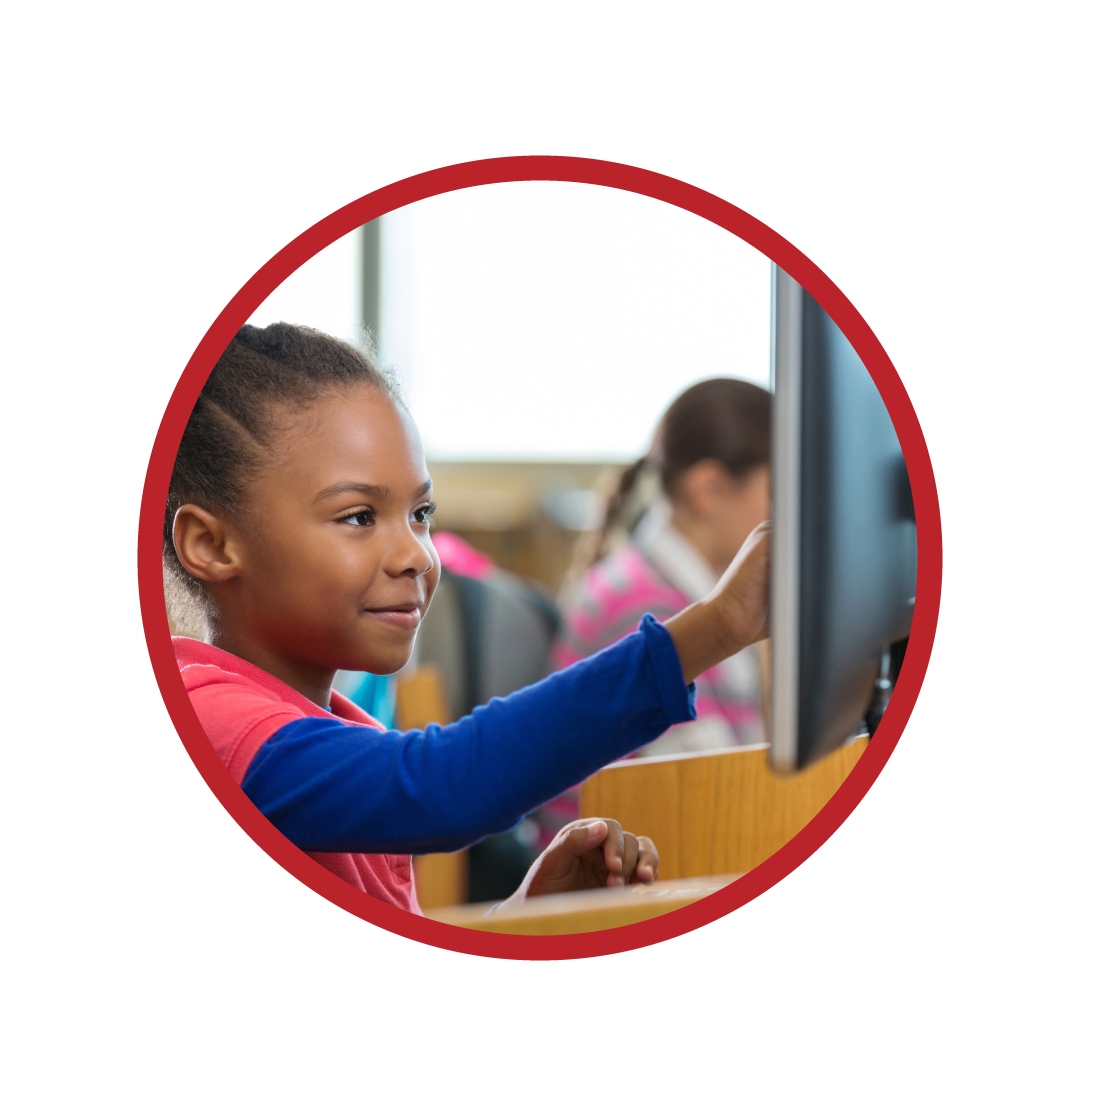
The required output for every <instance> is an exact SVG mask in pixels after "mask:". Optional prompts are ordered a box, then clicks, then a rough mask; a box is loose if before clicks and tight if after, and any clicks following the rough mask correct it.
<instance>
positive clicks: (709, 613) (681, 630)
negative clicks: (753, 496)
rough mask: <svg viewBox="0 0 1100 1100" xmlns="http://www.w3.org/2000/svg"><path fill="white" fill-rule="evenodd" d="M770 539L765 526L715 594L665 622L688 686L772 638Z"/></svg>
mask: <svg viewBox="0 0 1100 1100" xmlns="http://www.w3.org/2000/svg"><path fill="white" fill-rule="evenodd" d="M771 536H772V525H771V522H770V521H769V522H767V523H762V524H760V526H759V527H757V528H756V529H755V530H754V531H753V532H752V534H751V535H749V537H748V538H747V539H745V543H744V545H743V546H742V547H741V549H740V551H738V554H737V557H736V558H734V559H733V561H732V562H731V563H730V567H729V568H728V569H727V570H726V571H725V573H723V574H722V579H721V580H720V581H719V582H718V584H717V585H716V586H715V588H714V591H713V592H711V594H710V595H709V596H707V598H706V599H704V600H700V601H699V602H698V603H693V604H692V605H691V606H690V607H688V608H685V609H684V610H683V611H681V612H680V613H679V614H678V615H673V616H672V618H671V619H668V620H667V621H666V622H665V628H666V629H667V630H668V632H669V634H671V635H672V640H673V642H674V643H675V645H676V652H677V653H678V654H679V655H680V667H681V668H682V669H683V672H684V680H685V681H686V682H687V683H691V681H692V680H694V679H695V678H696V677H697V676H698V675H700V673H703V672H706V670H707V669H708V668H713V667H714V666H715V665H716V664H719V663H720V662H722V661H724V660H725V659H726V658H727V657H732V656H733V655H734V654H735V653H739V652H740V651H741V650H742V649H745V648H746V647H747V646H750V645H752V644H753V642H758V641H760V640H761V639H763V638H766V637H767V636H768V579H769V569H770V565H771Z"/></svg>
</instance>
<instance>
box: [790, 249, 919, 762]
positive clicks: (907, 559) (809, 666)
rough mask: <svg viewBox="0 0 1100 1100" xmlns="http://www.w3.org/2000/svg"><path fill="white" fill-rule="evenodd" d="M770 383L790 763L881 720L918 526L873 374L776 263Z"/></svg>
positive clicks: (895, 666)
mask: <svg viewBox="0 0 1100 1100" xmlns="http://www.w3.org/2000/svg"><path fill="white" fill-rule="evenodd" d="M772 384H773V387H774V391H775V394H774V401H773V405H772V409H773V413H772V415H773V423H772V448H773V453H772V479H773V481H772V484H773V489H772V492H773V518H774V534H773V543H772V574H771V632H772V693H771V696H772V697H771V730H770V734H771V762H772V766H773V767H774V768H775V769H776V770H777V771H781V772H792V771H797V770H798V769H799V768H803V767H806V766H807V765H808V764H812V763H813V762H814V761H815V760H819V759H820V758H821V757H823V756H825V755H826V754H827V753H829V752H831V751H832V750H833V749H835V748H837V747H839V746H840V745H842V744H844V742H845V741H846V740H847V739H848V738H850V737H852V736H853V735H855V734H857V733H860V732H868V731H869V732H872V733H873V731H874V727H875V726H876V725H877V723H878V720H879V719H880V718H881V716H882V713H883V711H884V710H885V707H886V704H887V702H888V700H889V693H890V690H891V687H892V684H893V682H894V681H895V680H896V678H897V673H898V670H899V669H900V665H901V659H902V657H903V656H904V645H905V639H906V638H907V637H908V634H909V629H910V624H911V623H912V618H913V605H914V600H915V594H916V580H917V531H916V524H915V520H914V513H913V498H912V493H911V490H910V485H909V477H908V474H907V473H906V469H905V461H904V458H903V457H902V451H901V445H900V444H899V443H898V437H897V434H896V433H895V431H894V426H893V424H892V423H891V420H890V414H889V413H888V412H887V411H886V406H885V405H884V404H883V401H882V398H881V397H880V396H879V392H878V389H877V388H876V386H875V383H874V381H873V380H872V378H871V376H870V375H869V374H868V373H867V369H866V368H865V367H864V365H863V363H862V362H861V361H860V359H859V356H858V355H856V353H855V351H854V349H853V348H852V346H851V344H849V343H848V341H847V339H845V337H844V335H843V333H841V331H840V329H839V328H837V326H836V324H835V323H834V322H833V320H832V319H831V318H830V317H829V315H828V314H827V313H826V312H825V311H824V310H823V309H822V308H821V306H820V305H818V303H817V302H816V301H814V299H813V298H812V297H810V295H809V294H807V293H806V291H805V290H803V289H802V287H801V286H799V284H798V283H796V282H795V281H794V280H793V279H792V278H791V277H790V276H789V275H787V274H786V272H784V271H782V270H780V269H779V268H778V267H776V266H774V265H773V267H772Z"/></svg>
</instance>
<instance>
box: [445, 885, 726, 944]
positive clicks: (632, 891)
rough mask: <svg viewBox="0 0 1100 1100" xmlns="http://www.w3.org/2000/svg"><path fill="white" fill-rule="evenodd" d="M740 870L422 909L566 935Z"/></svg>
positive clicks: (664, 909)
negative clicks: (495, 903) (495, 908)
mask: <svg viewBox="0 0 1100 1100" xmlns="http://www.w3.org/2000/svg"><path fill="white" fill-rule="evenodd" d="M740 877H741V876H740V875H736V874H734V875H706V876H704V877H701V878H690V879H671V880H669V881H667V882H661V881H658V882H656V883H654V884H652V885H637V886H628V887H627V888H626V889H624V890H577V891H573V892H571V893H567V894H550V895H547V896H545V897H540V898H532V899H531V900H530V901H528V902H525V903H524V905H523V906H522V907H521V908H516V909H506V910H504V911H503V912H493V913H489V912H487V910H488V909H489V907H490V906H489V904H488V903H483V904H479V905H452V906H447V907H445V908H441V909H427V910H425V911H424V916H425V917H427V918H428V919H429V920H435V921H440V922H441V923H443V924H451V925H456V926H457V927H459V928H473V929H478V930H480V931H484V932H502V933H507V934H512V935H529V936H530V935H535V936H538V935H567V934H569V933H573V932H589V931H598V930H602V929H605V928H619V927H621V926H622V925H624V924H636V923H638V922H639V921H643V920H649V919H650V918H651V917H657V916H660V915H661V914H662V913H671V912H673V911H674V910H676V909H682V908H683V907H684V906H685V905H690V904H691V903H692V902H694V901H699V899H700V898H704V897H706V896H708V895H709V894H713V893H714V892H715V891H716V890H720V889H722V887H723V886H728V885H729V884H730V883H731V882H733V881H735V880H736V879H738V878H740Z"/></svg>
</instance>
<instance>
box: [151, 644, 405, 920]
mask: <svg viewBox="0 0 1100 1100" xmlns="http://www.w3.org/2000/svg"><path fill="white" fill-rule="evenodd" d="M172 645H173V648H174V649H175V652H176V663H177V664H178V665H179V670H180V675H181V676H182V677H183V683H184V686H185V687H186V688H187V696H188V698H189V699H190V701H191V705H192V706H193V707H194V708H195V713H196V714H197V715H198V718H199V722H200V723H201V724H202V728H203V729H204V730H205V731H206V736H207V737H209V738H210V742H211V744H212V745H213V746H214V749H215V751H216V752H217V754H218V756H219V757H220V758H221V761H222V763H223V764H225V766H226V768H228V769H229V774H230V775H231V776H232V777H233V779H234V780H235V781H236V782H237V783H241V782H242V781H243V780H244V777H245V775H246V773H247V772H248V766H249V765H250V764H251V763H252V758H253V757H254V756H255V755H256V753H257V752H258V751H259V749H260V746H261V745H263V743H264V742H265V741H267V739H268V738H269V737H272V736H274V735H275V734H276V733H277V732H278V731H279V730H280V729H282V727H283V726H285V725H286V724H287V723H288V722H294V721H296V720H297V719H299V718H336V719H338V720H339V721H341V722H344V723H346V724H348V725H361V726H370V727H372V728H373V729H382V728H383V727H382V726H381V724H380V723H378V722H377V721H375V719H373V718H372V717H371V716H370V715H369V714H367V713H366V712H365V711H362V710H360V709H359V708H358V707H357V706H356V705H355V704H354V703H352V702H350V701H349V700H347V699H345V698H344V697H343V696H342V695H338V694H337V693H336V692H333V693H332V709H331V711H327V710H324V709H323V708H321V707H319V706H317V704H316V703H311V702H310V701H309V700H308V699H307V698H306V697H305V696H304V695H301V694H299V693H298V692H297V691H295V690H294V689H293V688H291V687H288V686H287V685H286V684H284V683H283V682H282V681H281V680H278V679H276V678H275V677H274V676H272V675H271V674H270V673H267V672H264V671H263V669H260V668H257V667H256V666H255V665H252V664H249V663H248V662H247V661H243V660H241V658H240V657H235V656H233V654H232V653H227V652H225V650H222V649H217V648H215V647H214V646H212V645H206V644H205V643H204V642H197V641H195V640H193V639H191V638H173V639H172ZM306 855H308V856H309V857H310V859H313V860H315V861H316V862H317V863H319V864H320V865H321V866H322V867H324V868H326V869H327V870H329V871H331V872H332V873H333V874H334V875H336V876H337V877H339V878H342V879H343V880H344V881H345V882H348V883H350V884H351V885H352V886H354V887H355V888H356V889H357V890H362V891H363V892H364V893H365V894H370V896H371V897H374V898H378V899H379V900H380V901H385V902H388V903H389V904H390V905H396V906H398V907H399V908H401V909H407V910H409V911H410V912H413V913H419V912H420V906H419V904H418V903H417V900H416V889H415V887H414V886H413V876H412V857H411V856H407V855H402V856H388V855H373V854H371V855H368V854H363V853H359V852H341V853H332V852H307V853H306Z"/></svg>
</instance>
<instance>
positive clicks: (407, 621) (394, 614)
mask: <svg viewBox="0 0 1100 1100" xmlns="http://www.w3.org/2000/svg"><path fill="white" fill-rule="evenodd" d="M366 612H367V614H368V615H371V616H373V617H374V618H375V619H377V620H378V621H379V622H383V623H388V624H389V625H390V626H396V627H398V628H399V629H401V630H415V629H416V628H417V627H418V626H419V625H420V608H419V607H410V608H401V609H392V608H390V609H386V608H381V609H378V610H374V609H372V608H369V607H368V608H367V609H366Z"/></svg>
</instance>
